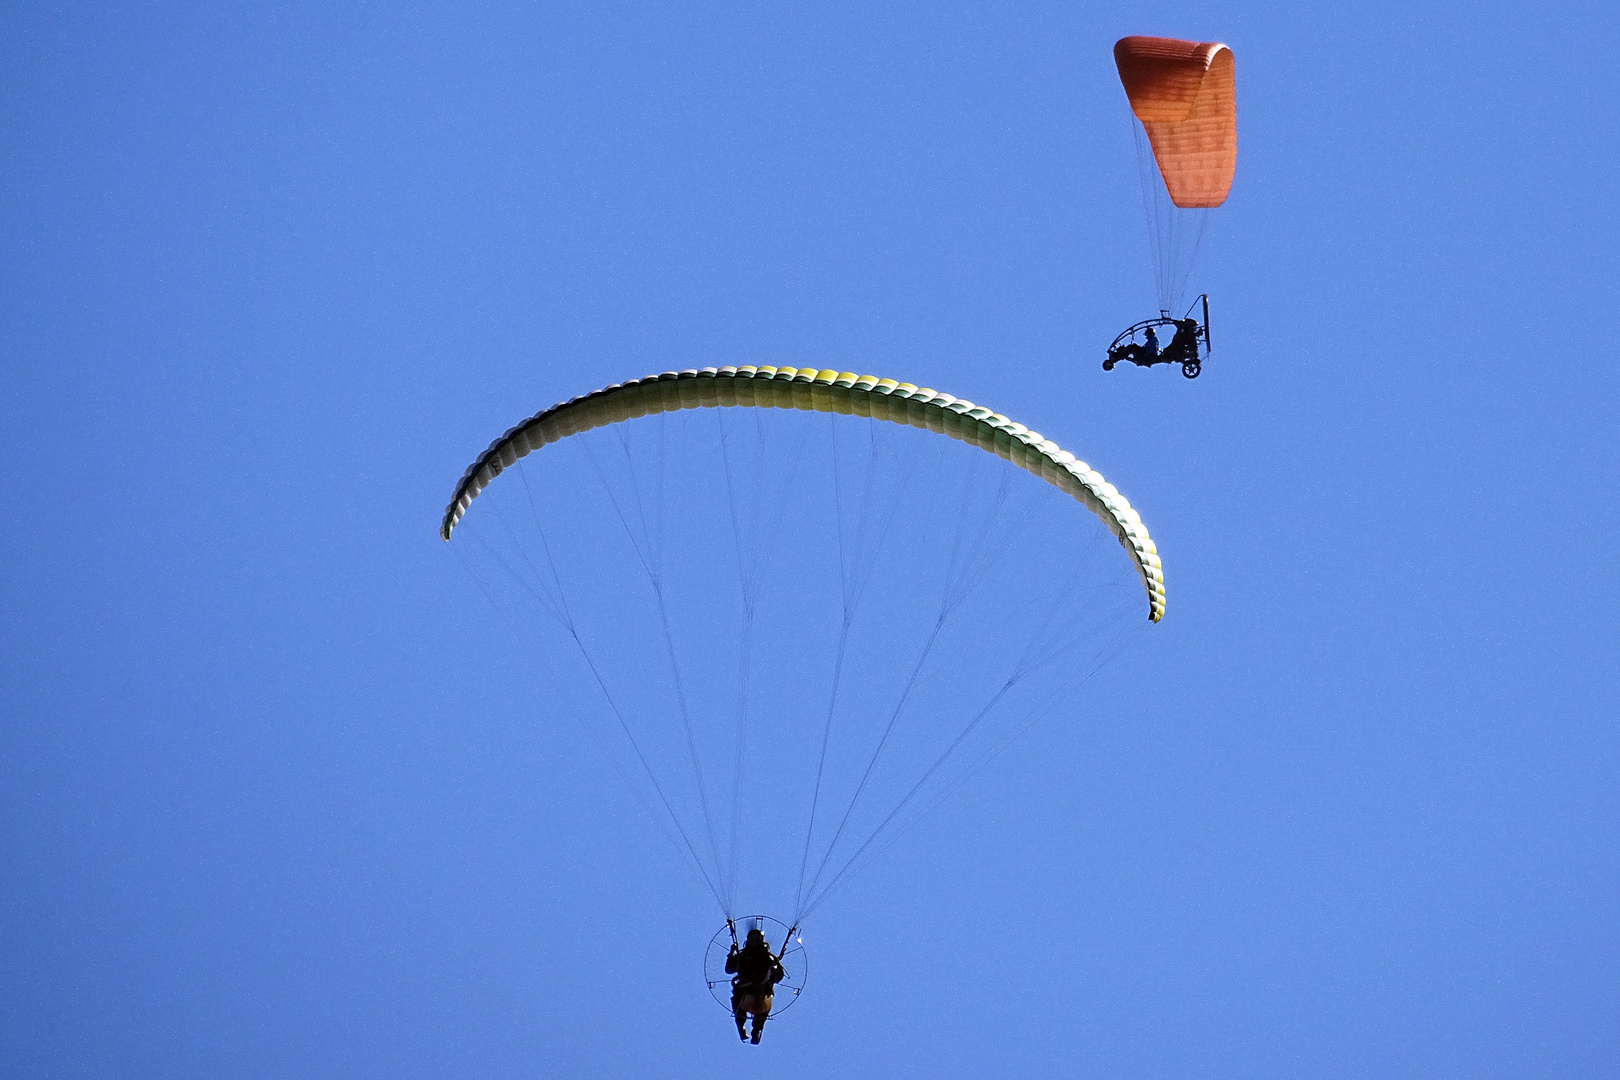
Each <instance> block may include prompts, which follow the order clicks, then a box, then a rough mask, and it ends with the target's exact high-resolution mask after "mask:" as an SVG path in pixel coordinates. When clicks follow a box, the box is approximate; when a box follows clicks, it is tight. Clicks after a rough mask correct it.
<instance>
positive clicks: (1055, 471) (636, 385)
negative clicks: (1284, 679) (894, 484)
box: [439, 366, 1165, 622]
mask: <svg viewBox="0 0 1620 1080" xmlns="http://www.w3.org/2000/svg"><path fill="white" fill-rule="evenodd" d="M730 407H753V408H766V409H803V410H813V411H816V412H833V413H841V414H844V415H846V416H867V417H871V418H872V419H873V420H883V421H887V422H889V423H894V424H908V425H910V426H911V427H916V428H924V429H927V430H929V431H933V432H936V433H938V434H940V435H948V436H950V437H951V438H953V439H958V440H960V441H962V442H965V443H969V444H971V445H973V446H977V447H979V448H980V449H983V450H988V451H990V452H992V453H994V454H997V455H999V456H1001V457H1003V458H1005V459H1007V460H1008V461H1010V462H1012V463H1013V464H1014V465H1017V466H1018V467H1019V468H1021V469H1024V470H1026V471H1027V472H1030V473H1033V474H1034V475H1036V476H1038V477H1040V478H1041V479H1042V480H1045V481H1046V482H1047V483H1049V484H1051V485H1053V486H1054V487H1057V488H1060V489H1062V490H1063V491H1066V492H1068V493H1069V494H1070V495H1072V496H1073V497H1074V498H1075V499H1077V500H1079V501H1080V502H1081V503H1082V504H1083V505H1085V506H1086V508H1087V509H1089V510H1091V511H1092V513H1094V514H1096V515H1097V517H1098V518H1100V519H1101V520H1102V522H1103V523H1104V524H1105V525H1107V526H1108V528H1109V529H1110V531H1112V532H1113V534H1114V535H1115V536H1116V537H1118V538H1119V541H1120V544H1121V545H1122V546H1123V547H1124V548H1125V550H1126V551H1127V552H1128V553H1129V554H1130V556H1131V560H1132V562H1133V563H1135V565H1136V569H1137V571H1138V572H1139V573H1140V574H1141V576H1142V584H1143V585H1144V586H1145V587H1146V589H1147V594H1148V618H1149V619H1151V620H1152V621H1154V622H1158V621H1159V620H1160V619H1161V618H1163V616H1164V599H1165V597H1164V568H1163V565H1162V564H1161V563H1160V561H1159V551H1158V548H1157V547H1155V546H1154V543H1153V538H1152V537H1150V536H1149V535H1148V531H1147V526H1146V525H1144V524H1143V523H1142V518H1141V515H1139V514H1138V513H1137V512H1136V511H1135V510H1134V509H1132V508H1131V504H1130V502H1128V501H1127V500H1126V498H1125V496H1124V495H1122V494H1120V493H1119V491H1118V489H1116V488H1115V487H1114V485H1112V484H1110V483H1108V481H1106V480H1104V479H1103V478H1102V475H1101V474H1099V473H1098V472H1097V471H1096V470H1095V469H1093V468H1091V466H1089V465H1087V464H1086V463H1085V462H1083V461H1080V460H1077V459H1076V458H1075V456H1074V455H1073V454H1071V453H1069V452H1068V451H1067V450H1064V449H1063V448H1061V447H1059V446H1058V445H1057V444H1056V443H1054V442H1052V441H1051V440H1050V439H1047V438H1045V437H1043V436H1042V435H1041V434H1040V433H1039V432H1036V431H1031V430H1030V429H1029V428H1027V427H1025V426H1024V425H1023V424H1020V423H1017V422H1016V421H1013V420H1009V419H1008V418H1007V417H1005V416H1002V415H1001V414H1000V413H995V412H991V411H990V410H989V409H986V408H984V407H983V406H980V405H975V404H973V402H971V401H963V400H962V399H960V398H955V397H952V396H951V395H950V394H941V393H939V392H937V391H934V390H929V389H927V388H925V387H917V386H914V385H912V384H911V383H903V382H897V381H895V380H894V379H880V378H878V377H877V376H875V375H855V374H853V373H851V372H847V371H832V370H820V371H818V370H816V369H815V368H793V367H768V366H766V367H753V366H742V367H719V368H713V367H709V368H698V369H687V370H685V371H666V372H664V373H662V374H660V375H650V376H648V377H647V378H644V379H633V380H631V381H629V382H623V383H618V384H616V385H614V386H609V387H605V388H604V389H601V390H597V391H595V392H593V393H590V394H585V395H584V396H582V397H577V398H574V399H573V400H571V401H565V402H563V403H562V404H560V405H554V406H552V407H551V408H549V409H547V410H545V411H544V412H542V413H539V414H537V415H535V416H533V417H530V418H529V419H528V420H526V421H524V422H523V423H521V424H519V425H518V426H517V427H514V428H512V429H511V430H510V431H508V432H507V433H506V434H504V435H502V436H501V437H500V438H499V439H496V440H495V442H494V443H492V444H491V445H490V447H489V449H488V450H486V451H484V453H483V454H482V455H480V456H479V458H478V460H477V461H475V462H473V463H472V465H471V467H469V468H468V469H467V473H466V475H465V476H463V477H462V478H461V483H459V484H457V485H456V491H455V495H454V496H453V497H452V498H451V500H450V505H449V507H447V508H446V509H445V512H444V522H443V524H442V525H441V526H440V529H439V535H441V536H442V537H443V538H444V539H445V540H449V539H450V534H451V532H453V531H454V529H455V527H456V524H457V523H458V522H459V521H460V520H461V518H462V515H464V514H465V513H466V512H467V508H468V507H469V506H471V505H472V501H473V500H474V499H476V498H477V497H478V495H479V494H480V493H481V492H482V491H483V490H484V489H485V488H486V487H488V486H489V485H490V483H491V482H492V481H493V480H494V479H495V477H497V476H499V475H500V474H501V472H502V471H503V470H505V469H506V468H507V467H508V466H510V465H512V464H513V463H514V462H516V461H517V460H518V459H519V458H521V457H524V456H526V455H528V454H530V453H533V452H534V451H536V450H539V449H540V448H541V447H543V446H547V445H549V444H551V443H554V442H557V441H559V440H561V439H566V438H567V437H568V436H570V435H577V434H579V433H580V432H582V431H590V430H592V429H594V428H599V427H606V426H607V425H609V424H617V423H620V422H622V421H625V420H630V419H633V418H635V417H638V416H648V415H651V414H653V413H665V412H675V411H677V410H680V409H708V408H730Z"/></svg>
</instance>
